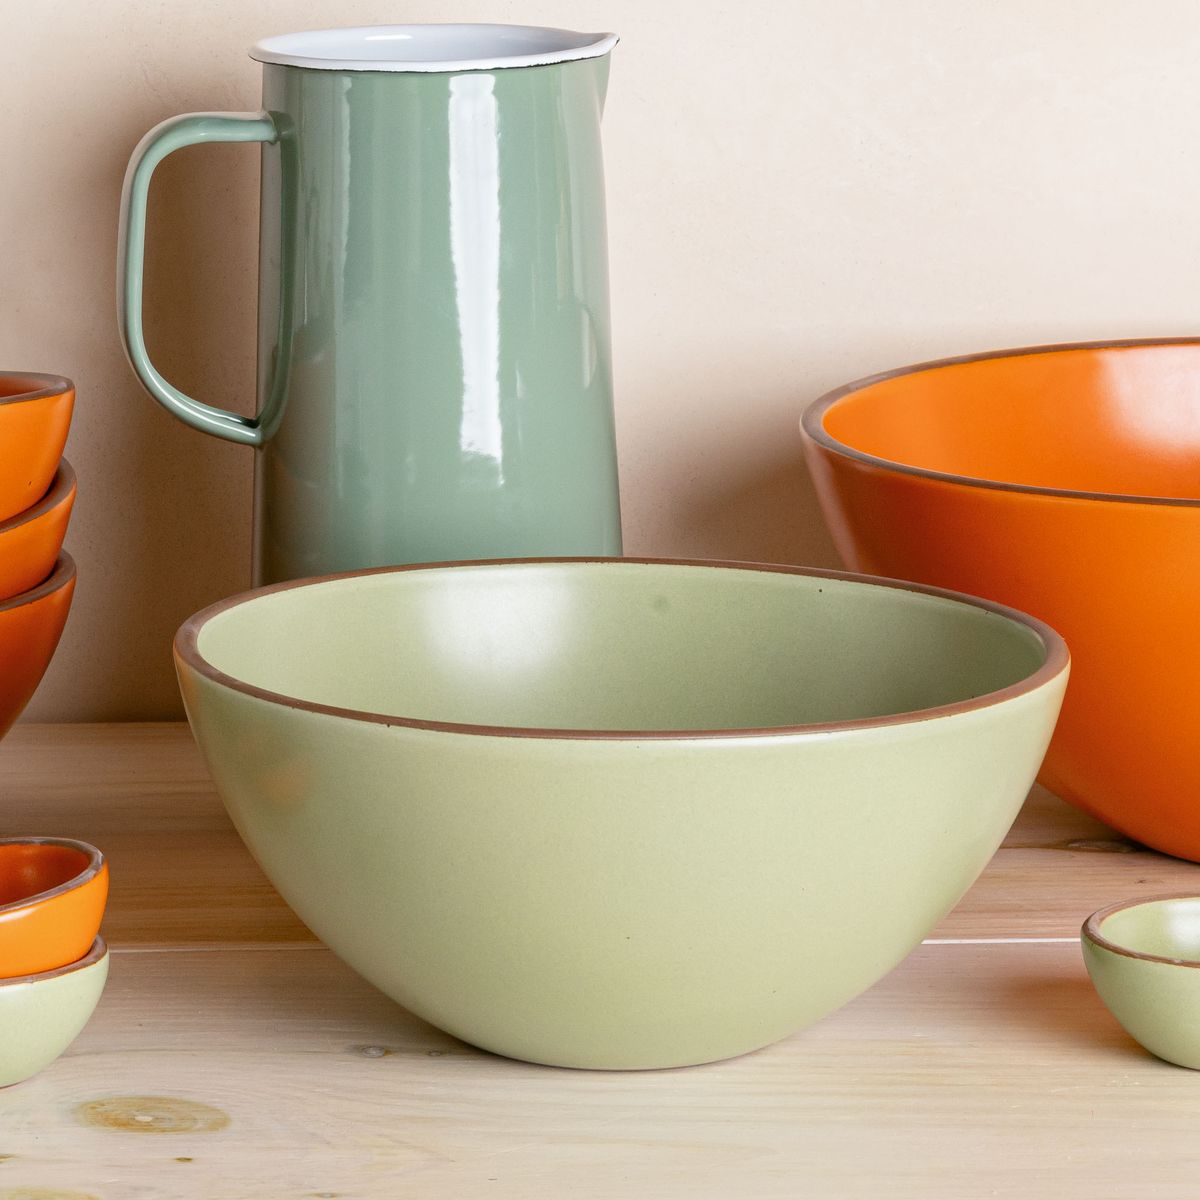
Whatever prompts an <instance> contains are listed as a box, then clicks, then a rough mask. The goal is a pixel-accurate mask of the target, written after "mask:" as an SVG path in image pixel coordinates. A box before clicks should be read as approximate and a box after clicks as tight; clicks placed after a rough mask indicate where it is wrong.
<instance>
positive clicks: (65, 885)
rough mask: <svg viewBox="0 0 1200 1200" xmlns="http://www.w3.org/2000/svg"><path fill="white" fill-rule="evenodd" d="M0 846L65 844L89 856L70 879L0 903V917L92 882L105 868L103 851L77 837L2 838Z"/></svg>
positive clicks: (68, 847)
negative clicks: (77, 872) (43, 889)
mask: <svg viewBox="0 0 1200 1200" xmlns="http://www.w3.org/2000/svg"><path fill="white" fill-rule="evenodd" d="M0 846H65V847H66V848H67V849H68V850H78V851H79V853H80V854H83V855H86V856H87V865H86V866H85V867H84V868H83V870H82V871H80V872H79V874H78V875H72V876H71V878H70V879H67V880H64V881H63V882H62V883H59V884H55V886H54V887H52V888H46V890H45V891H42V892H34V893H33V895H32V896H26V897H24V899H21V900H12V901H10V902H9V903H8V904H0V917H3V916H5V915H7V914H8V913H13V912H19V911H20V910H21V909H23V908H33V907H34V906H35V905H37V904H41V903H42V901H43V900H50V899H52V898H53V897H55V896H62V895H65V894H66V893H67V892H70V891H73V890H74V889H75V888H77V887H83V885H84V884H85V883H91V881H92V880H93V879H95V878H96V876H97V875H99V874H100V872H101V871H103V870H104V854H103V852H102V851H100V850H97V849H96V847H95V846H93V845H92V844H91V843H90V842H80V841H76V840H75V838H56V837H10V838H0Z"/></svg>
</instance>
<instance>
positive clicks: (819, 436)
mask: <svg viewBox="0 0 1200 1200" xmlns="http://www.w3.org/2000/svg"><path fill="white" fill-rule="evenodd" d="M1197 345H1200V338H1195V337H1177V338H1127V339H1124V340H1120V341H1107V342H1106V341H1101V342H1062V343H1059V344H1057V345H1049V346H1023V347H1019V348H1017V349H1015V350H986V351H984V352H983V353H980V354H962V355H959V356H957V357H955V358H937V359H931V360H930V361H929V362H922V363H914V364H913V365H912V366H907V367H897V368H895V369H894V370H891V371H881V372H879V374H878V375H868V376H866V377H864V378H863V379H856V380H855V381H854V382H853V383H847V384H845V385H843V386H842V387H839V388H835V389H834V390H833V391H832V392H826V393H825V395H823V396H822V397H821V398H820V399H819V400H814V401H813V402H812V403H811V404H810V405H809V406H808V407H807V408H806V409H805V410H804V412H803V413H802V414H801V417H800V428H801V429H802V430H803V431H804V433H805V434H806V436H807V437H809V438H810V439H811V440H812V441H814V442H815V443H816V444H817V445H818V446H821V447H823V448H824V449H826V450H829V451H832V452H833V453H835V454H840V455H842V457H844V458H850V459H853V460H854V461H855V462H860V463H864V464H866V465H868V466H872V467H879V468H881V469H883V470H887V471H895V472H897V473H898V474H901V475H915V476H917V477H919V478H922V479H936V480H939V481H940V482H942V483H953V484H958V485H959V486H961V487H972V488H988V489H990V490H991V491H997V492H1024V493H1026V494H1027V495H1031V496H1057V497H1058V498H1059V499H1065V500H1090V501H1095V500H1102V501H1105V502H1106V503H1111V504H1159V505H1165V506H1168V507H1171V508H1200V497H1195V498H1192V497H1188V496H1138V495H1133V494H1128V495H1127V494H1124V493H1122V492H1085V491H1079V490H1077V489H1074V488H1053V487H1040V486H1038V485H1036V484H1026V483H1010V482H1006V481H1005V480H1002V479H983V478H980V477H978V476H975V475H957V474H955V473H954V472H952V471H934V470H931V469H929V468H927V467H917V466H913V465H912V464H911V463H902V462H897V461H895V460H894V459H890V458H881V457H880V456H879V455H877V454H868V453H867V452H866V451H865V450H856V449H855V448H854V447H853V446H848V445H847V444H846V443H845V442H842V441H839V440H838V439H837V438H835V437H834V436H833V435H832V434H831V433H830V432H829V431H828V430H827V429H826V428H825V414H826V413H828V412H829V410H830V409H831V408H833V407H834V405H836V404H837V403H838V402H839V401H840V400H844V399H845V398H846V397H847V396H850V395H853V394H854V393H856V392H861V391H864V390H865V389H866V388H869V387H874V386H875V384H877V383H886V382H887V381H889V380H892V379H900V378H902V377H903V376H905V375H920V374H922V373H923V372H927V371H936V370H940V369H941V368H942V367H959V366H965V365H969V364H970V363H977V362H987V361H988V360H990V359H995V358H1028V357H1031V356H1034V355H1039V354H1040V355H1051V354H1069V353H1070V352H1071V351H1073V350H1135V349H1150V348H1153V347H1155V346H1197Z"/></svg>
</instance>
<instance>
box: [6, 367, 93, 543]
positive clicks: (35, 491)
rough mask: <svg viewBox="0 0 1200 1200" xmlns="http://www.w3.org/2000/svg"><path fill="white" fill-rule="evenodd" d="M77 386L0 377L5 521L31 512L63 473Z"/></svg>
mask: <svg viewBox="0 0 1200 1200" xmlns="http://www.w3.org/2000/svg"><path fill="white" fill-rule="evenodd" d="M74 407H75V385H74V384H72V383H71V381H70V380H69V379H63V378H62V377H61V376H59V375H41V374H37V373H31V372H28V371H20V372H11V371H3V372H0V521H7V520H8V519H9V518H10V517H15V516H16V515H17V514H18V513H21V512H24V511H25V509H27V508H31V507H32V506H33V505H35V504H36V503H37V502H38V501H39V500H40V499H41V498H42V496H44V495H45V494H46V491H47V489H48V488H49V487H50V482H51V480H52V479H53V478H54V473H55V471H57V470H58V464H59V460H60V459H61V458H62V452H63V447H64V446H65V445H66V444H67V433H68V431H69V430H70V427H71V414H72V412H73V410H74Z"/></svg>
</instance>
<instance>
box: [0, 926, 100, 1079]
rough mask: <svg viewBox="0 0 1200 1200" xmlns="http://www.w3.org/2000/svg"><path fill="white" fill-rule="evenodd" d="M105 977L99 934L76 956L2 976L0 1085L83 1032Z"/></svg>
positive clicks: (44, 1062) (38, 1066) (43, 1062)
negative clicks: (72, 959)
mask: <svg viewBox="0 0 1200 1200" xmlns="http://www.w3.org/2000/svg"><path fill="white" fill-rule="evenodd" d="M107 979H108V947H107V946H106V945H105V944H104V939H103V938H100V937H98V938H97V939H96V940H95V941H94V942H93V943H92V948H91V949H90V950H89V951H88V952H87V954H85V955H84V956H83V957H82V958H81V959H80V960H79V961H78V962H73V963H71V964H70V965H69V966H66V967H59V968H57V969H56V970H54V971H43V972H41V974H39V975H18V976H14V977H13V978H11V979H0V1087H8V1086H9V1085H10V1084H14V1083H20V1082H21V1081H22V1080H25V1079H29V1078H30V1077H31V1076H33V1075H36V1074H37V1073H38V1072H39V1071H41V1070H44V1069H45V1068H46V1067H48V1066H49V1065H50V1064H51V1063H52V1062H53V1061H54V1060H55V1059H56V1058H58V1057H59V1055H60V1054H62V1053H63V1052H64V1051H65V1050H66V1049H67V1048H68V1047H69V1046H70V1045H71V1043H72V1042H73V1041H74V1040H75V1039H76V1038H77V1037H78V1036H79V1035H80V1033H82V1032H83V1027H84V1026H85V1025H86V1024H87V1023H88V1021H89V1020H90V1019H91V1016H92V1013H93V1012H94V1011H95V1009H96V1005H97V1004H98V1003H99V1001H100V993H101V992H103V991H104V983H105V981H106V980H107Z"/></svg>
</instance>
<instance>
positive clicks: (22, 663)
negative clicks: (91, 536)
mask: <svg viewBox="0 0 1200 1200" xmlns="http://www.w3.org/2000/svg"><path fill="white" fill-rule="evenodd" d="M74 594H75V564H74V562H72V560H71V556H70V555H69V554H60V555H59V557H58V563H57V565H56V566H55V568H54V573H53V574H52V575H51V576H50V578H49V579H47V580H46V581H45V582H44V583H40V584H38V586H37V587H35V588H33V589H31V590H30V591H28V592H21V593H20V594H19V595H16V596H13V597H11V598H10V599H8V600H3V601H0V737H3V736H4V735H5V734H6V733H7V732H8V731H9V729H10V728H11V726H12V723H13V722H14V721H15V720H16V719H17V718H18V717H19V716H20V715H21V712H22V710H23V709H24V708H25V705H26V704H28V703H29V700H30V697H31V696H32V695H33V693H34V692H35V691H37V685H38V684H39V683H41V681H42V676H43V675H44V674H45V673H46V668H47V667H48V666H49V665H50V659H51V658H53V657H54V651H55V649H56V648H57V646H58V639H59V638H60V637H61V636H62V631H63V626H64V625H65V624H66V623H67V613H68V612H70V609H71V598H72V596H73V595H74Z"/></svg>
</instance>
